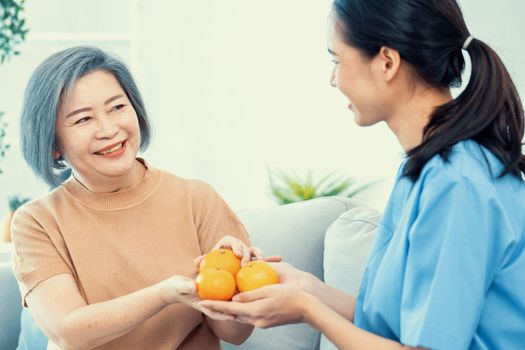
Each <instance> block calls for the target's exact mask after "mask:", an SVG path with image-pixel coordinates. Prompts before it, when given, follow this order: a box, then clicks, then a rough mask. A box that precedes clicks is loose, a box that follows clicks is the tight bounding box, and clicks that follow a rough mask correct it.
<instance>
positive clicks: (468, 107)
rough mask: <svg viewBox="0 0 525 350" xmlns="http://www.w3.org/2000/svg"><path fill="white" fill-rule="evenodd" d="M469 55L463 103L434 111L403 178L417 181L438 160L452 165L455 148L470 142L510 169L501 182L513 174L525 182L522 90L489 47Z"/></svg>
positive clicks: (473, 47)
mask: <svg viewBox="0 0 525 350" xmlns="http://www.w3.org/2000/svg"><path fill="white" fill-rule="evenodd" d="M458 51H459V49H458ZM467 51H468V53H469V55H470V59H471V62H472V73H471V76H470V81H469V83H468V85H467V87H466V88H465V90H464V91H463V93H462V94H461V95H460V96H459V97H457V98H456V99H454V100H452V101H450V102H448V103H446V104H444V105H442V106H440V107H438V108H437V109H436V110H435V111H434V113H433V114H432V115H431V118H430V121H429V123H428V125H427V126H426V127H425V129H424V133H423V142H422V143H421V144H420V145H419V146H417V147H415V148H413V149H412V150H410V151H409V152H408V156H409V160H408V162H407V164H406V167H405V169H404V172H403V175H404V176H407V177H409V178H411V179H412V180H413V181H415V180H417V178H418V177H419V175H420V173H421V170H422V169H423V167H424V165H425V164H426V162H427V161H428V160H430V159H431V158H432V157H433V156H434V155H436V154H439V155H441V157H442V158H443V159H444V160H445V161H447V160H448V157H449V155H450V151H451V147H452V146H453V145H454V144H456V143H457V142H459V141H462V140H466V139H472V140H474V141H476V142H478V143H479V144H481V145H483V146H484V147H486V148H487V149H489V150H490V151H491V152H492V153H494V154H495V155H496V156H497V157H498V158H499V159H500V160H501V162H502V163H503V165H504V169H503V172H502V173H501V174H500V175H499V176H504V175H506V174H512V175H514V176H516V177H518V178H519V179H523V174H524V173H525V156H524V155H523V154H522V145H523V143H522V140H523V133H524V114H523V105H522V103H521V100H520V97H519V95H518V92H517V89H516V87H515V85H514V83H513V82H512V79H511V78H510V75H509V73H508V71H507V69H506V68H505V66H504V65H503V62H502V61H501V59H500V58H499V57H498V55H497V54H496V52H494V50H492V49H491V48H490V47H489V46H488V45H487V44H485V43H483V42H482V41H480V40H477V39H474V40H472V42H471V43H470V45H468V48H467ZM458 55H461V53H460V52H458Z"/></svg>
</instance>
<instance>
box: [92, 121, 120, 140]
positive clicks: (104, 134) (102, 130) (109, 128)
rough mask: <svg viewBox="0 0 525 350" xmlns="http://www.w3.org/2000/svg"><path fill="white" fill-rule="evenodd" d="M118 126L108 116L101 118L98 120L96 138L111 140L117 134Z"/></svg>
mask: <svg viewBox="0 0 525 350" xmlns="http://www.w3.org/2000/svg"><path fill="white" fill-rule="evenodd" d="M118 130H119V128H118V125H117V124H116V123H115V122H114V121H113V119H112V118H111V117H110V116H103V117H102V118H99V120H98V129H97V138H100V139H111V138H113V137H114V136H116V135H117V133H118Z"/></svg>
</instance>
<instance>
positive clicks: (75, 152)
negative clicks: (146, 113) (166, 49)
mask: <svg viewBox="0 0 525 350" xmlns="http://www.w3.org/2000/svg"><path fill="white" fill-rule="evenodd" d="M64 100H65V99H63V101H61V104H60V109H59V113H58V116H57V122H56V137H57V143H58V145H57V149H56V152H55V155H54V156H55V158H56V157H58V156H59V155H61V156H62V157H63V158H64V159H65V160H66V161H67V162H68V163H69V164H70V166H71V167H72V168H73V173H74V174H75V175H76V176H78V177H80V178H81V179H84V180H85V181H88V182H90V183H103V182H104V181H105V180H108V179H115V178H117V177H123V176H126V175H127V173H128V172H129V171H130V169H131V167H132V165H133V163H134V161H135V158H136V156H137V153H138V150H139V147H140V129H139V123H138V118H137V114H136V112H135V110H134V108H133V106H132V105H131V102H130V101H129V99H128V97H127V95H126V93H125V92H124V90H123V89H122V87H121V86H120V84H119V83H118V81H117V79H116V78H115V77H114V76H113V75H112V74H111V73H108V72H106V71H102V70H99V71H94V72H92V73H89V74H87V75H85V76H83V77H81V78H80V79H78V80H77V81H76V83H75V85H74V87H73V89H72V91H71V94H70V96H69V99H68V100H67V101H64Z"/></svg>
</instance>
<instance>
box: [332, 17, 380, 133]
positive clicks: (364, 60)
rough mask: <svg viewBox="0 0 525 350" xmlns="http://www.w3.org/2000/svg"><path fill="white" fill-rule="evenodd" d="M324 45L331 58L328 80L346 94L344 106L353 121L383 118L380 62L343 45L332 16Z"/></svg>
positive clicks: (371, 121)
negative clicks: (326, 46)
mask: <svg viewBox="0 0 525 350" xmlns="http://www.w3.org/2000/svg"><path fill="white" fill-rule="evenodd" d="M328 45H329V48H328V50H329V52H330V54H331V55H332V56H333V62H334V68H333V71H332V75H331V80H330V83H331V85H332V86H336V87H337V88H338V89H339V90H340V91H341V92H342V93H343V94H344V95H345V96H346V97H347V98H348V100H349V104H348V108H349V109H350V110H351V111H352V112H353V113H354V116H355V121H356V123H357V124H358V125H361V126H368V125H373V124H375V123H377V122H379V121H382V120H384V119H385V112H386V108H385V107H386V106H385V102H384V101H383V97H384V91H383V88H384V86H383V84H382V81H381V79H382V75H381V74H380V72H379V71H380V70H381V68H380V62H378V60H377V59H376V58H368V57H365V56H364V55H363V54H362V53H361V52H360V51H359V50H358V49H356V48H354V47H352V46H349V45H347V44H346V43H345V42H344V41H343V39H342V38H341V34H340V29H339V27H338V24H337V21H336V20H335V19H334V20H331V21H330V28H329V34H328ZM378 70H379V71H378Z"/></svg>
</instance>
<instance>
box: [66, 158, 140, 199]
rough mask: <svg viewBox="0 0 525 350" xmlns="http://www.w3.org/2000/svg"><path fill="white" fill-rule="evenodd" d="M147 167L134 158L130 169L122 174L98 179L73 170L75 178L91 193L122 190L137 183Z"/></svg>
mask: <svg viewBox="0 0 525 350" xmlns="http://www.w3.org/2000/svg"><path fill="white" fill-rule="evenodd" d="M146 171H147V168H146V166H145V165H144V164H142V163H141V162H139V161H138V160H136V161H135V162H133V165H132V167H131V169H130V170H129V171H128V172H127V173H126V174H125V175H123V176H119V177H108V176H106V177H104V178H99V179H86V178H83V177H82V176H80V175H79V174H78V173H76V172H75V171H73V176H74V177H75V179H76V180H77V181H78V182H79V183H80V184H81V185H82V186H84V188H86V189H87V190H88V191H90V192H93V193H111V192H118V191H123V190H126V189H128V188H131V187H133V186H135V185H136V184H138V183H139V182H140V181H142V179H144V177H145V176H146Z"/></svg>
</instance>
